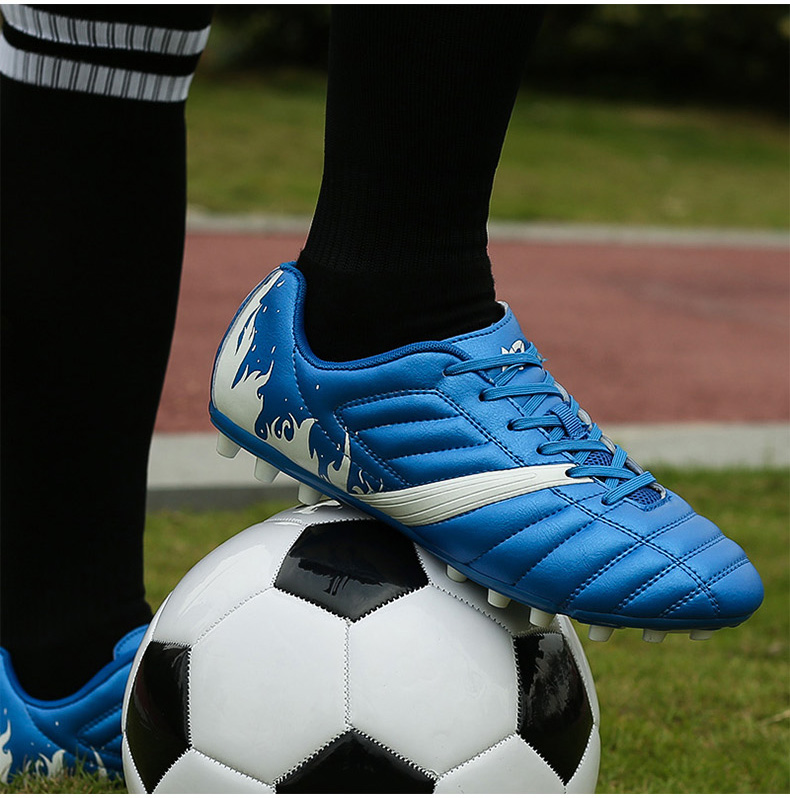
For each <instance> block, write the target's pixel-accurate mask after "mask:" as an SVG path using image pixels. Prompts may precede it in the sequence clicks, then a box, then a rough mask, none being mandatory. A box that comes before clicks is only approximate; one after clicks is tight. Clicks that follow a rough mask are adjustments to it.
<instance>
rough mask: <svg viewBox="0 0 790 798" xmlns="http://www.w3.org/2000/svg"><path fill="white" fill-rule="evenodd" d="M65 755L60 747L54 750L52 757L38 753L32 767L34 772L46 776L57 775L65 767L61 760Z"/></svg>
mask: <svg viewBox="0 0 790 798" xmlns="http://www.w3.org/2000/svg"><path fill="white" fill-rule="evenodd" d="M65 755H66V752H65V751H64V750H63V749H62V748H61V749H60V750H59V751H55V753H54V754H53V755H52V759H49V758H47V757H45V756H44V754H39V755H38V759H37V760H36V763H35V768H34V769H35V771H36V774H37V775H39V776H47V777H52V776H57V775H59V774H60V773H62V772H63V771H64V770H65V768H66V764H65V762H64V761H63V757H64V756H65Z"/></svg>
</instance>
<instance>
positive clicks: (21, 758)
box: [0, 627, 145, 783]
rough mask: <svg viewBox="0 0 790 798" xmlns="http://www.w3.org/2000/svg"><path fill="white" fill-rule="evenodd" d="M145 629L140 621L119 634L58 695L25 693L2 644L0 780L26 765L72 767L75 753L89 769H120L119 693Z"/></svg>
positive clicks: (45, 769)
mask: <svg viewBox="0 0 790 798" xmlns="http://www.w3.org/2000/svg"><path fill="white" fill-rule="evenodd" d="M144 632H145V627H140V628H138V629H135V630H133V631H132V632H130V633H129V634H128V635H126V636H125V637H124V638H122V639H121V640H120V641H119V643H118V644H117V645H116V647H115V651H114V657H113V660H112V661H111V662H110V663H108V664H107V665H106V666H105V667H104V668H102V669H101V670H100V671H99V672H98V673H97V674H96V675H95V676H94V677H93V678H92V679H91V680H90V681H89V682H88V683H87V684H86V685H84V686H83V687H82V688H81V689H80V690H78V691H77V692H76V693H74V694H72V695H70V696H66V697H64V698H62V699H59V700H56V701H42V700H39V699H37V698H34V697H32V696H29V695H28V694H27V693H26V692H25V691H24V689H23V688H22V687H21V685H20V684H19V681H18V680H17V677H16V674H15V673H14V669H13V666H12V663H11V657H10V656H9V654H8V652H7V651H6V650H5V649H2V648H0V776H4V778H0V782H2V781H4V780H5V782H6V783H7V782H8V780H9V779H10V777H12V776H13V775H14V774H15V773H17V772H19V771H21V770H23V769H25V768H30V769H32V770H33V771H35V772H39V773H42V774H45V775H54V774H55V773H57V772H58V771H59V770H61V769H63V768H73V767H74V765H75V762H76V759H77V758H78V759H79V760H80V761H81V762H82V764H83V766H84V767H85V768H86V769H87V770H97V769H102V768H103V769H105V770H106V771H107V773H108V774H109V775H120V774H121V773H122V763H121V712H122V708H123V695H124V689H125V687H126V681H127V679H128V677H129V670H130V668H131V665H132V660H133V659H134V655H135V652H136V651H137V647H138V646H139V644H140V641H141V640H142V637H143V634H144ZM52 667H53V668H54V667H57V664H56V663H53V665H52ZM4 764H5V766H6V767H5V768H4V767H3V765H4Z"/></svg>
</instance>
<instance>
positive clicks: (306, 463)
mask: <svg viewBox="0 0 790 798" xmlns="http://www.w3.org/2000/svg"><path fill="white" fill-rule="evenodd" d="M315 423H316V419H315V418H306V419H304V420H303V421H301V422H300V421H297V420H296V419H295V418H294V417H293V416H292V415H288V416H285V417H284V418H282V417H278V418H275V419H273V420H272V422H271V423H270V424H267V425H266V427H265V431H266V435H265V436H263V437H264V440H266V441H268V442H269V443H270V444H271V445H272V446H273V447H274V448H275V449H277V450H278V451H281V452H283V453H284V454H287V455H288V458H289V459H290V460H292V461H293V462H294V463H296V464H297V465H299V466H301V467H302V468H304V469H305V470H306V471H310V472H311V473H314V474H320V469H319V464H320V458H319V457H318V453H317V452H316V451H315V449H314V448H313V447H312V446H311V444H310V431H311V430H312V428H313V425H314V424H315ZM339 455H340V460H339V462H337V463H329V465H328V466H327V469H326V480H327V481H328V482H329V483H330V484H331V485H334V486H335V487H336V488H340V489H341V490H344V491H348V492H350V493H357V494H365V493H369V492H371V491H373V490H374V488H373V486H372V485H370V484H369V483H367V482H364V483H363V485H362V486H357V485H354V486H352V487H351V488H350V489H349V478H350V476H351V465H352V464H351V441H350V439H349V437H348V433H346V437H345V440H344V442H343V451H342V452H339ZM360 478H361V475H360Z"/></svg>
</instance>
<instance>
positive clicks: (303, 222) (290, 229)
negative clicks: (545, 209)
mask: <svg viewBox="0 0 790 798" xmlns="http://www.w3.org/2000/svg"><path fill="white" fill-rule="evenodd" d="M309 229H310V217H308V216H277V215H271V214H255V213H250V214H221V213H208V212H206V211H203V210H199V209H196V208H190V209H189V212H188V213H187V230H188V232H190V233H227V234H248V235H256V234H257V235H261V234H268V235H300V236H306V235H307V232H308V230H309ZM488 232H489V236H490V237H491V240H492V241H502V242H506V241H525V242H527V241H534V242H541V243H558V244H620V245H629V244H630V245H652V246H684V247H728V248H733V247H735V248H755V247H756V248H759V249H788V248H789V247H790V231H786V230H784V231H774V230H729V229H721V230H719V229H715V228H699V229H697V228H689V229H686V228H674V227H648V226H630V225H597V224H570V223H559V222H501V221H492V222H491V223H490V224H489V226H488Z"/></svg>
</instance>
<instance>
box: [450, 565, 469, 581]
mask: <svg viewBox="0 0 790 798" xmlns="http://www.w3.org/2000/svg"><path fill="white" fill-rule="evenodd" d="M447 576H449V577H450V579H452V580H453V582H466V580H467V579H468V577H467V576H466V574H462V573H461V572H460V571H459V570H458V569H457V568H453V566H452V565H448V566H447Z"/></svg>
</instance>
